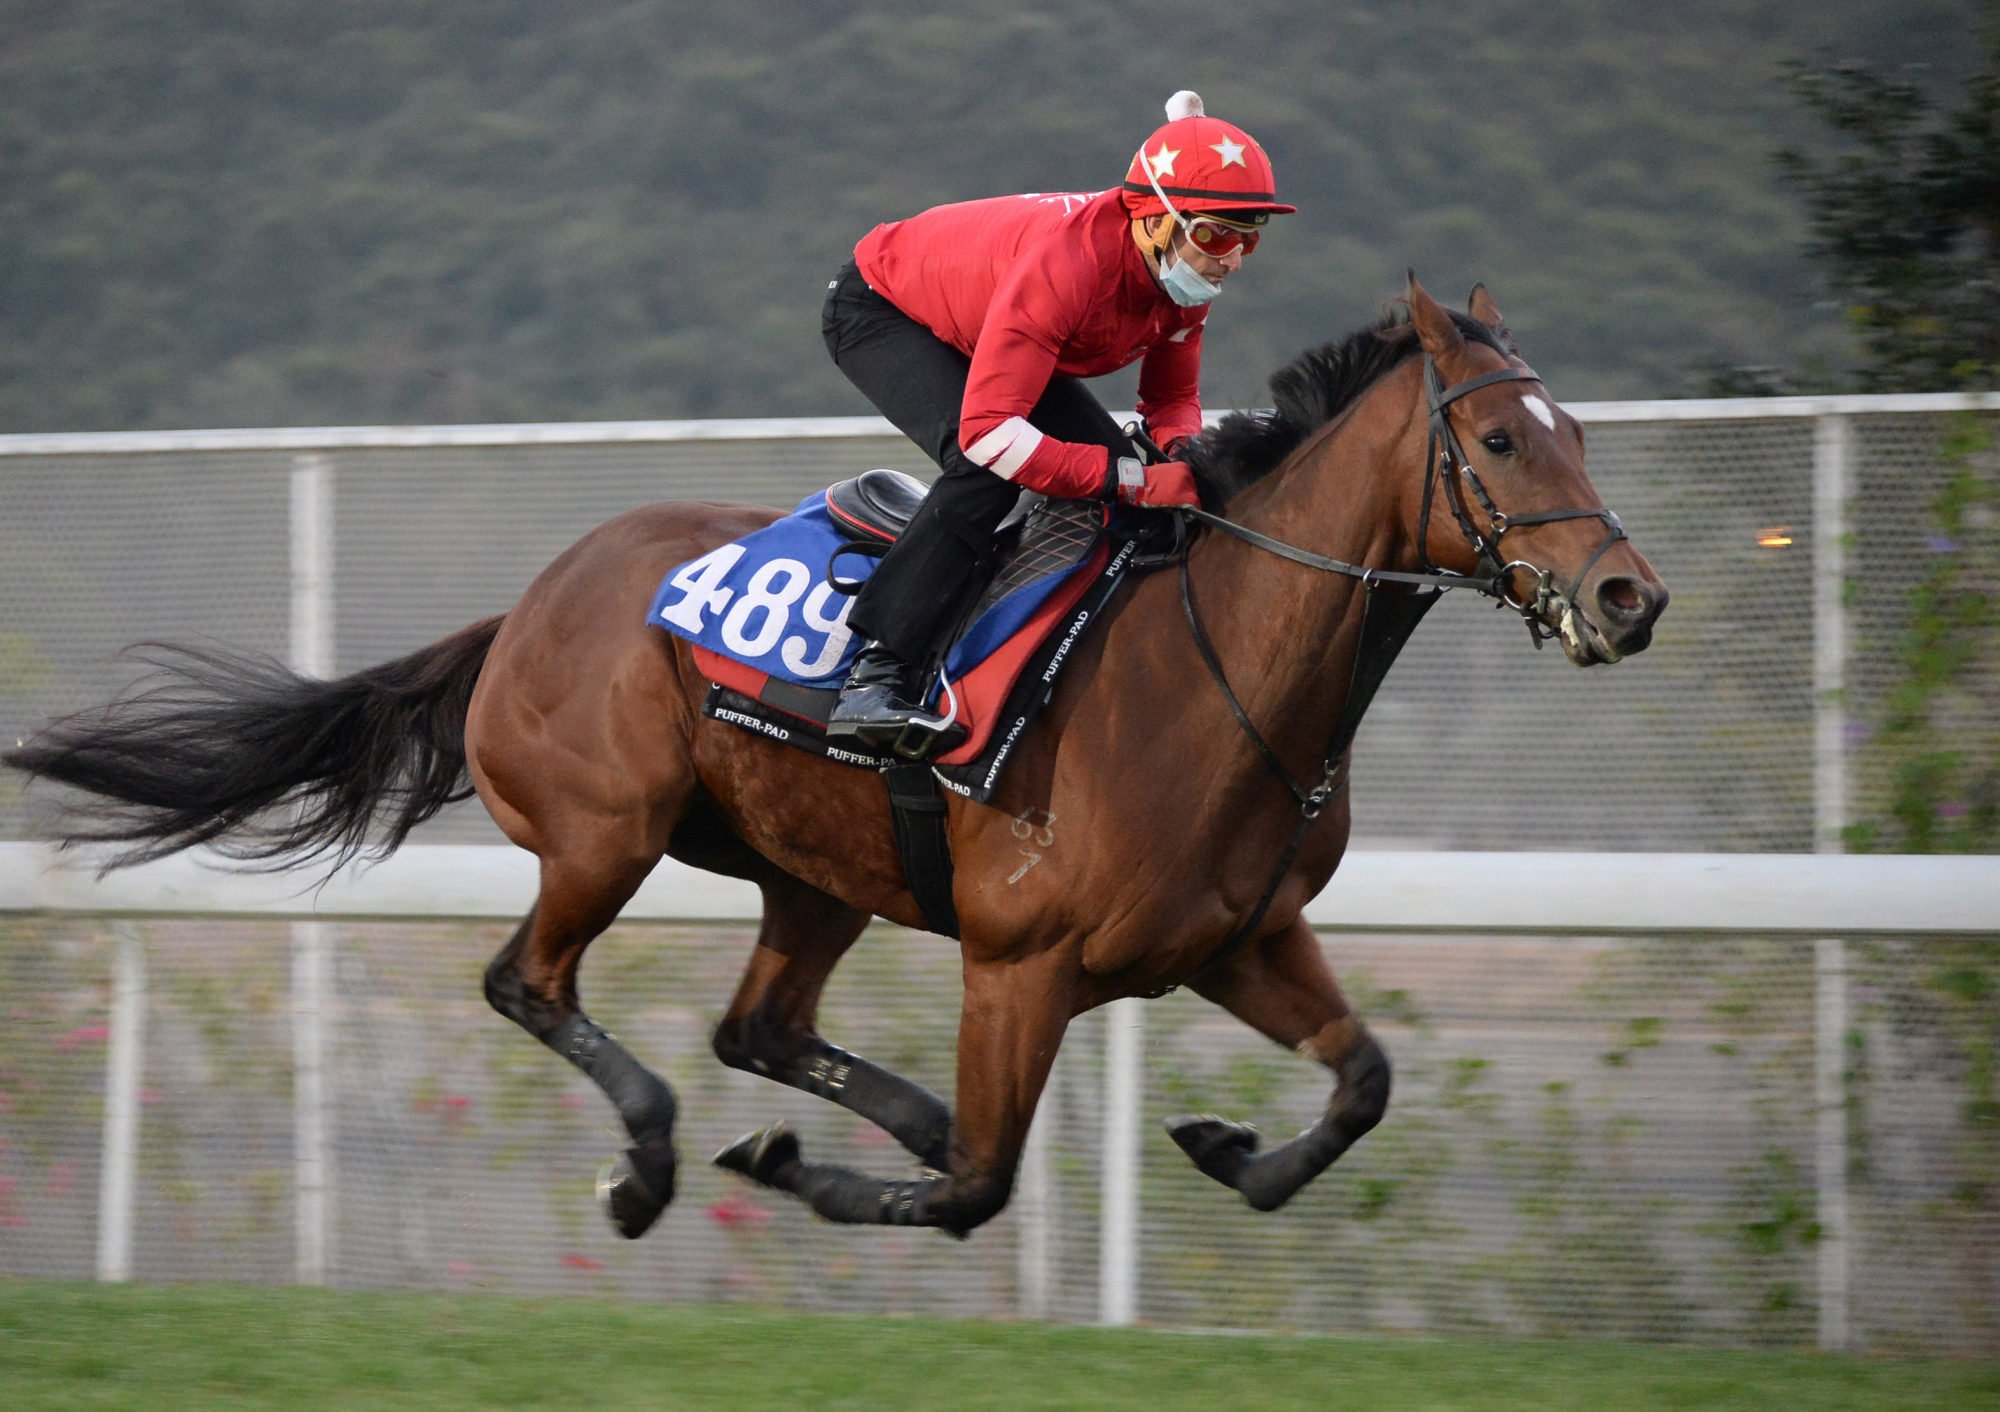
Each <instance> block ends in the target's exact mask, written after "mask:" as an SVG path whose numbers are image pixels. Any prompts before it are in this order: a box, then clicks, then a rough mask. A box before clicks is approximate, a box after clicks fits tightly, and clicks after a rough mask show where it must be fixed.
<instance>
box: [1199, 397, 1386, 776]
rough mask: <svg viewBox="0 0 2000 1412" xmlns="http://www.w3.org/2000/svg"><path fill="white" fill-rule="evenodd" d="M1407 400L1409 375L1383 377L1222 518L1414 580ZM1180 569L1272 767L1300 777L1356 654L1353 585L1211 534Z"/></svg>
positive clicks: (1340, 699)
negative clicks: (1275, 754) (1410, 574)
mask: <svg viewBox="0 0 2000 1412" xmlns="http://www.w3.org/2000/svg"><path fill="white" fill-rule="evenodd" d="M1416 396H1417V393H1416V384H1415V381H1414V378H1413V376H1412V374H1411V373H1410V371H1409V369H1408V368H1407V367H1406V368H1404V369H1400V370H1398V371H1397V372H1396V373H1394V374H1391V375H1390V376H1388V377H1386V378H1384V379H1383V380H1382V381H1381V382H1380V383H1378V384H1377V385H1376V386H1375V387H1373V388H1371V389H1370V390H1369V392H1368V394H1367V395H1366V396H1364V398H1363V399H1362V401H1361V402H1360V403H1359V404H1358V405H1357V406H1356V407H1355V408H1354V409H1353V410H1352V411H1350V412H1349V413H1347V414H1345V415H1344V416H1343V417H1342V418H1340V419H1339V420H1338V421H1336V422H1335V423H1334V424H1333V425H1332V426H1331V427H1330V428H1328V429H1327V430H1326V431H1324V432H1321V433H1316V434H1315V435H1314V436H1313V437H1311V438H1309V439H1308V440H1307V441H1306V443H1305V444H1304V445H1303V446H1301V447H1300V448H1299V449H1298V450H1297V451H1296V452H1294V453H1293V454H1292V456H1291V457H1290V458H1289V459H1288V460H1287V461H1286V462H1285V464H1284V465H1282V466H1281V467H1279V468H1278V469H1277V470H1275V471H1273V472H1272V473H1271V474H1270V475H1269V476H1267V477H1265V478H1264V480H1262V481H1260V482H1259V483H1258V484H1257V485H1255V486H1253V487H1251V488H1250V489H1249V490H1247V491H1245V492H1244V493H1243V494H1242V495H1240V496H1238V497H1237V500H1236V502H1235V503H1233V504H1232V505H1231V507H1230V518H1232V519H1235V520H1237V521H1238V522H1239V523H1241V524H1243V525H1245V526H1247V527H1248V528H1251V529H1255V530H1258V531H1260V532H1261V533H1264V534H1267V535H1270V536H1271V537H1273V538H1275V539H1280V540H1283V541H1284V542H1286V543H1288V544H1292V545H1295V546H1297V547H1299V548H1302V549H1307V550H1310V551H1312V552H1313V553H1316V554H1322V555H1326V556H1329V557H1332V558H1336V559H1341V560H1344V561H1346V562H1348V563H1351V564H1358V565H1362V566H1365V567H1368V568H1375V569H1392V570H1404V571H1412V570H1416V569H1418V568H1420V567H1421V565H1420V562H1419V560H1420V557H1421V556H1420V555H1419V554H1418V552H1417V548H1416V533H1415V531H1416V526H1415V524H1414V523H1413V522H1411V521H1412V518H1413V517H1412V514H1411V508H1410V504H1409V502H1410V500H1411V498H1412V497H1411V493H1410V492H1411V487H1412V485H1420V484H1421V476H1422V474H1423V466H1422V464H1421V463H1422V460H1423V448H1422V439H1421V430H1420V428H1418V427H1416V426H1415V425H1414V424H1413V420H1412V414H1411V413H1410V412H1409V411H1407V410H1399V409H1406V408H1410V407H1414V406H1415V399H1416ZM1189 571H1190V573H1191V574H1192V575H1193V579H1194V587H1195V592H1196V595H1197V601H1198V602H1199V604H1200V608H1201V616H1202V620H1203V623H1204V625H1205V626H1206V627H1207V628H1208V630H1209V635H1210V637H1211V638H1212V639H1213V641H1214V642H1215V643H1216V647H1217V651H1218V652H1219V653H1220V654H1221V656H1222V658H1223V660H1224V663H1225V667H1226V670H1227V672H1228V675H1229V678H1230V684H1231V686H1232V687H1233V688H1235V689H1236V692H1237V695H1238V696H1239V697H1240V698H1241V700H1242V702H1243V704H1244V707H1245V709H1246V710H1247V711H1248V712H1249V714H1250V716H1251V719H1252V720H1253V721H1255V722H1258V729H1259V730H1260V731H1261V732H1263V733H1264V735H1265V737H1266V739H1268V740H1269V741H1270V742H1271V744H1272V746H1273V747H1274V748H1275V749H1277V750H1278V751H1279V753H1280V756H1281V757H1282V758H1283V759H1285V760H1286V761H1287V762H1288V763H1289V764H1290V765H1291V767H1292V768H1294V769H1295V770H1296V769H1300V768H1303V767H1304V766H1305V765H1306V764H1307V763H1308V760H1307V757H1308V756H1309V755H1311V756H1317V755H1318V754H1319V753H1320V752H1323V751H1324V750H1325V749H1326V746H1327V743H1328V741H1329V740H1330V739H1331V734H1332V729H1333V723H1334V722H1335V721H1337V720H1338V719H1339V717H1340V714H1341V712H1342V711H1343V710H1344V709H1345V707H1346V702H1347V694H1348V687H1349V685H1350V683H1351V682H1352V681H1353V678H1354V664H1355V658H1356V655H1357V653H1358V652H1359V651H1360V648H1361V629H1362V616H1363V614H1362V604H1363V602H1364V598H1365V590H1364V589H1363V588H1362V585H1361V583H1360V581H1359V580H1358V579H1355V578H1352V577H1349V576H1347V575H1344V574H1339V573H1332V572H1327V571H1324V570H1317V569H1311V568H1307V567H1305V566H1304V565H1300V564H1296V563H1292V562H1290V561H1288V560H1285V559H1282V558H1280V557H1279V556H1277V555H1275V554H1271V553H1269V552H1268V551H1265V550H1262V549H1258V548H1256V547H1255V546H1254V545H1250V544H1247V543H1245V542H1243V541H1242V540H1239V539H1237V538H1236V537H1234V536H1232V535H1227V534H1223V533H1220V532H1215V531H1211V532H1210V533H1209V534H1207V535H1206V536H1204V538H1203V541H1202V543H1201V544H1199V545H1197V546H1196V548H1195V550H1194V551H1193V553H1192V555H1191V557H1190V562H1189ZM1260 648H1261V653H1262V660H1261V661H1259V660H1257V656H1258V652H1259V649H1260ZM1266 723H1268V728H1267V726H1266ZM1311 763H1312V764H1313V765H1314V766H1315V768H1316V766H1317V763H1318V761H1317V759H1313V760H1312V761H1311Z"/></svg>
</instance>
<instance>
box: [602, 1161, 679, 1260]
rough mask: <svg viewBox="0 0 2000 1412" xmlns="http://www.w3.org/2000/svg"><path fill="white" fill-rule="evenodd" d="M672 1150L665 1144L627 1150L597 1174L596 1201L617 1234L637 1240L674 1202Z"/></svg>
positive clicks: (606, 1164) (607, 1163)
mask: <svg viewBox="0 0 2000 1412" xmlns="http://www.w3.org/2000/svg"><path fill="white" fill-rule="evenodd" d="M674 1165H675V1163H674V1149H673V1147H672V1145H671V1144H669V1143H659V1144H657V1145H654V1144H646V1145H643V1146H639V1147H628V1148H626V1149H625V1151H624V1152H623V1153H622V1154H621V1155H619V1156H618V1157H615V1158H613V1159H612V1160H611V1161H609V1162H606V1163H605V1164H604V1170H603V1171H601V1172H599V1173H598V1174H597V1200H598V1203H599V1204H600V1205H601V1206H603V1207H604V1214H605V1215H606V1216H608V1217H609V1218H610V1219H611V1224H612V1225H613V1226H615V1227H616V1228H617V1230H618V1234H620V1235H622V1236H624V1237H625V1239H627V1240H637V1239H638V1238H639V1237H640V1236H642V1235H644V1234H645V1233H646V1232H647V1231H649V1230H651V1229H652V1228H653V1222H655V1221H657V1220H659V1219H660V1213H661V1212H662V1211H664V1210H666V1209H667V1204H668V1203H669V1202H671V1201H672V1200H673V1199H674Z"/></svg>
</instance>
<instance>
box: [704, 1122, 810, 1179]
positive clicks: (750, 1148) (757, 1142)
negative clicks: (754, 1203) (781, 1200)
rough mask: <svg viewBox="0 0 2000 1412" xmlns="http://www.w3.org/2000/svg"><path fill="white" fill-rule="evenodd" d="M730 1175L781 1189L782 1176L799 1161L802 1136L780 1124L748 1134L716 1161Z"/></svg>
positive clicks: (735, 1142)
mask: <svg viewBox="0 0 2000 1412" xmlns="http://www.w3.org/2000/svg"><path fill="white" fill-rule="evenodd" d="M712 1160H713V1161H714V1163H715V1165H716V1166H718V1167H721V1168H723V1169H724V1170H726V1171H731V1172H735V1173H737V1174H738V1175H740V1176H745V1177H748V1178H749V1179H750V1180H751V1181H753V1182H756V1183H757V1184H758V1185H759V1186H771V1187H775V1186H778V1185H779V1183H778V1175H779V1174H780V1173H781V1172H783V1171H784V1170H785V1169H786V1168H787V1167H792V1166H796V1165H797V1164H798V1161H799V1135H798V1134H797V1133H795V1132H793V1131H792V1125H791V1124H790V1123H786V1122H782V1121H781V1122H776V1123H773V1124H771V1125H770V1126H769V1127H767V1128H759V1129H757V1131H756V1132H753V1133H745V1134H743V1136H742V1137H739V1138H737V1139H736V1141H734V1142H732V1143H730V1144H729V1146H727V1147H725V1148H723V1149H722V1151H720V1152H718V1153H716V1154H715V1156H714V1158H713V1159H712Z"/></svg>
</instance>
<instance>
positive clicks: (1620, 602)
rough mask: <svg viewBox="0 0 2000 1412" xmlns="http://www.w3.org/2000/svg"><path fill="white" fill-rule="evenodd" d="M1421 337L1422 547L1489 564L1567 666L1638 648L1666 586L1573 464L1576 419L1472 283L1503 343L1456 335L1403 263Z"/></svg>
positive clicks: (1460, 562) (1470, 570)
mask: <svg viewBox="0 0 2000 1412" xmlns="http://www.w3.org/2000/svg"><path fill="white" fill-rule="evenodd" d="M1409 303H1410V319H1411V322H1412V323H1413V324H1414V325H1415V326H1416V330H1417V337H1418V338H1419V339H1420V340H1421V341H1422V343H1423V350H1424V384H1425V389H1426V398H1427V404H1428V405H1427V410H1428V414H1429V464H1428V466H1427V467H1426V470H1425V476H1424V486H1423V500H1422V504H1421V506H1420V507H1418V510H1417V524H1418V527H1419V528H1418V542H1419V544H1420V546H1421V548H1422V551H1423V553H1424V555H1425V557H1426V559H1427V560H1428V561H1429V562H1430V563H1431V564H1433V565H1435V566H1437V567H1440V568H1443V569H1446V570H1449V571H1451V572H1454V573H1460V574H1467V575H1474V576H1478V577H1482V578H1484V577H1488V576H1495V577H1496V578H1497V581H1496V582H1495V584H1494V587H1495V589H1497V590H1498V591H1499V593H1500V594H1501V595H1502V597H1503V598H1504V599H1505V600H1506V602H1507V603H1508V604H1509V605H1510V606H1511V607H1513V608H1515V609H1516V610H1517V611H1519V612H1520V613H1521V615H1522V617H1524V618H1525V619H1526V620H1527V622H1528V625H1529V629H1530V630H1531V631H1532V632H1533V633H1534V634H1535V638H1536V641H1537V643H1538V644H1539V642H1540V641H1541V640H1542V639H1543V638H1545V637H1557V638H1559V639H1560V640H1561V642H1562V646H1563V652H1564V653H1565V654H1566V655H1567V656H1568V657H1569V660H1570V661H1572V662H1574V663H1575V664H1576V665H1577V666H1579V667H1588V666H1592V665H1595V664H1596V663H1598V662H1616V661H1617V660H1619V659H1620V658H1621V657H1629V656H1631V655H1632V654H1633V653H1634V652H1639V651H1642V650H1643V649H1644V648H1645V647H1646V645H1647V644H1648V643H1650V642H1651V641H1652V637H1653V623H1654V621H1655V620H1656V619H1658V618H1659V616H1660V614H1661V612H1662V611H1664V610H1665V608H1666V606H1667V586H1666V585H1665V584H1664V583H1662V582H1661V581H1660V577H1659V575H1658V574H1655V573H1654V572H1653V566H1652V565H1651V564H1648V563H1647V562H1646V558H1645V556H1644V555H1643V554H1641V553H1639V551H1638V550H1636V549H1634V548H1633V547H1632V545H1631V542H1630V541H1629V540H1627V539H1626V538H1625V532H1624V530H1623V528H1622V527H1621V526H1620V525H1619V523H1618V517H1617V516H1615V515H1613V514H1612V513H1611V512H1610V511H1609V510H1607V509H1606V508H1605V507H1604V502H1603V501H1602V500H1600V499H1599V498H1598V495H1597V491H1596V489H1595V488H1594V487H1593V486H1592V485H1591V483H1590V477H1589V476H1588V475H1586V474H1585V473H1584V468H1583V428H1582V427H1581V426H1580V425H1578V423H1577V421H1576V419H1575V418H1574V417H1572V416H1570V415H1569V414H1568V413H1567V412H1565V411H1563V409H1562V408H1561V407H1560V406H1559V405H1557V403H1556V402H1555V400H1554V399H1553V398H1552V397H1550V396H1549V393H1548V390H1547V389H1546V388H1544V387H1543V386H1542V382H1541V379H1540V378H1538V377H1536V376H1535V374H1534V372H1533V371H1532V370H1531V369H1530V368H1529V367H1528V365H1527V364H1526V363H1524V362H1522V361H1521V359H1520V357H1519V355H1518V353H1517V352H1515V351H1514V343H1513V338H1512V336H1511V335H1510V334H1509V333H1508V332H1507V327H1506V323H1505V321H1504V320H1502V318H1501V317H1500V310H1499V308H1498V307H1497V306H1496V305H1495V304H1494V302H1493V299H1492V296H1491V295H1489V294H1487V292H1486V288H1485V286H1484V285H1481V286H1479V287H1478V288H1476V289H1474V290H1473V292H1472V303H1471V306H1470V309H1469V312H1470V314H1471V316H1472V317H1473V318H1474V319H1476V320H1478V321H1479V322H1480V323H1482V324H1484V325H1486V326H1487V327H1488V328H1489V329H1491V330H1492V331H1493V333H1494V334H1495V335H1496V341H1497V342H1498V343H1499V344H1500V345H1501V346H1502V347H1504V348H1506V349H1507V350H1509V351H1508V352H1507V353H1501V352H1498V351H1496V350H1495V349H1494V348H1493V347H1491V346H1489V345H1488V344H1486V343H1484V342H1481V341H1480V340H1478V339H1476V338H1467V337H1466V336H1465V334H1464V332H1462V331H1461V330H1460V328H1459V327H1458V325H1457V323H1455V322H1454V320H1453V318H1452V316H1451V315H1450V314H1448V313H1446V312H1445V310H1444V308H1443V307H1442V306H1440V305H1439V304H1438V302H1437V301H1436V300H1434V299H1432V298H1431V297H1430V295H1429V294H1427V293H1425V292H1424V287H1423V286H1422V285H1421V284H1419V283H1417V277H1416V275H1415V274H1414V273H1412V274H1411V276H1410V291H1409Z"/></svg>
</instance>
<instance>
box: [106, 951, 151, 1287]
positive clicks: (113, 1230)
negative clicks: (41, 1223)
mask: <svg viewBox="0 0 2000 1412" xmlns="http://www.w3.org/2000/svg"><path fill="white" fill-rule="evenodd" d="M111 934H112V935H113V936H114V937H116V938H117V942H118V951H117V957H116V960H115V961H114V963H113V965H114V970H113V972H112V981H111V1035H110V1040H109V1043H108V1044H107V1045H106V1049H105V1057H104V1168H103V1171H102V1172H101V1173H100V1174H99V1176H98V1184H97V1278H98V1279H100V1280H108V1281H114V1282H116V1281H122V1280H129V1279H131V1278H132V1192H133V1186H134V1179H135V1177H136V1175H137V1172H138V1168H139V1080H140V1077H141V1075H142V1074H143V1073H144V1072H145V1057H146V948H145V944H144V943H143V942H142V941H140V939H139V929H138V928H137V927H136V926H134V925H133V924H132V923H130V922H117V923H114V924H113V925H112V928H111Z"/></svg>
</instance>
